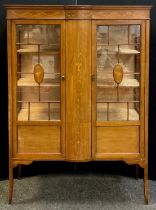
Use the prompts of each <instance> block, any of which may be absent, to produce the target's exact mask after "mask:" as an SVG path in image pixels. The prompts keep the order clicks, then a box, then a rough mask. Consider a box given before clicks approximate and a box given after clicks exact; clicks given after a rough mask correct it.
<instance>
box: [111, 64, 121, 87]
mask: <svg viewBox="0 0 156 210" xmlns="http://www.w3.org/2000/svg"><path fill="white" fill-rule="evenodd" d="M113 77H114V81H115V82H116V83H117V85H119V84H120V83H121V82H122V80H123V68H122V66H121V65H120V64H116V65H115V67H114V69H113Z"/></svg>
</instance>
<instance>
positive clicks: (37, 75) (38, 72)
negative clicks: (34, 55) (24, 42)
mask: <svg viewBox="0 0 156 210" xmlns="http://www.w3.org/2000/svg"><path fill="white" fill-rule="evenodd" d="M43 79H44V69H43V67H42V66H41V64H39V63H38V64H36V65H35V66H34V80H35V81H36V82H37V83H38V84H40V83H41V82H43Z"/></svg>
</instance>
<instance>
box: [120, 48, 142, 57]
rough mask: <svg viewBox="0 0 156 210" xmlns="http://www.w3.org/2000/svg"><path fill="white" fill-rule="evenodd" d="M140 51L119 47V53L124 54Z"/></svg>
mask: <svg viewBox="0 0 156 210" xmlns="http://www.w3.org/2000/svg"><path fill="white" fill-rule="evenodd" d="M139 53H140V51H138V50H133V49H121V48H120V49H119V54H124V55H126V54H127V55H131V54H139Z"/></svg>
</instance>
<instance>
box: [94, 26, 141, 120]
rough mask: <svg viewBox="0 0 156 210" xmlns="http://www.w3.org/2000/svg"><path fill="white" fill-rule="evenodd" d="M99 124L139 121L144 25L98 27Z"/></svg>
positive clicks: (97, 88) (97, 94)
mask: <svg viewBox="0 0 156 210" xmlns="http://www.w3.org/2000/svg"><path fill="white" fill-rule="evenodd" d="M96 57H97V61H96V82H97V83H96V84H97V87H96V109H97V115H96V119H97V121H109V120H112V121H121V120H126V121H129V120H133V121H135V120H136V121H137V120H139V118H140V117H139V115H140V25H111V26H110V25H105V26H103V25H98V26H96Z"/></svg>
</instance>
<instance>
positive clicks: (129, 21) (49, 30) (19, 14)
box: [6, 5, 151, 203]
mask: <svg viewBox="0 0 156 210" xmlns="http://www.w3.org/2000/svg"><path fill="white" fill-rule="evenodd" d="M6 8H7V27H8V72H9V73H8V76H9V81H8V82H9V180H10V191H9V203H11V200H12V193H13V168H14V167H16V166H18V165H21V164H25V165H28V164H30V163H32V162H33V161H38V160H40V161H41V160H43V161H46V160H53V161H59V160H65V161H73V162H80V161H92V160H94V161H95V160H97V161H98V160H103V161H104V160H109V161H112V160H118V161H124V162H126V163H127V164H136V165H139V166H140V167H142V168H143V169H144V195H145V202H146V203H147V202H148V182H147V179H148V80H149V79H148V63H149V24H150V23H149V21H150V20H149V18H150V8H151V7H150V6H51V5H6Z"/></svg>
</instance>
